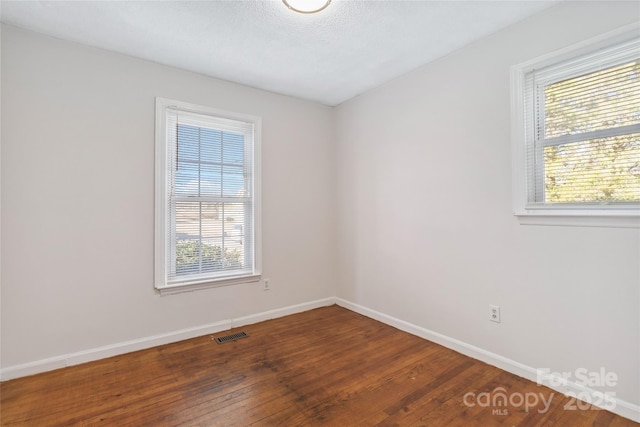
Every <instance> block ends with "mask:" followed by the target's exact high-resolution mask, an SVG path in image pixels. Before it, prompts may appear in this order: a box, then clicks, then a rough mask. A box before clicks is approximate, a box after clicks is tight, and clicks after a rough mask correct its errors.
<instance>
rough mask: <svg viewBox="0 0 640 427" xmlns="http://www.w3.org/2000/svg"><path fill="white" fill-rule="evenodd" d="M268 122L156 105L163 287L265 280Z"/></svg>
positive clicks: (159, 255)
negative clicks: (263, 144)
mask: <svg viewBox="0 0 640 427" xmlns="http://www.w3.org/2000/svg"><path fill="white" fill-rule="evenodd" d="M259 141H260V119H259V118H257V117H252V116H246V115H240V114H235V113H230V112H225V111H219V110H214V109H211V108H208V107H203V106H197V105H192V104H186V103H182V102H178V101H172V100H168V99H162V98H157V99H156V256H155V263H156V268H155V274H156V277H155V286H156V288H158V289H160V290H165V291H171V290H176V289H185V287H189V289H191V288H193V287H207V286H212V285H221V284H231V283H238V282H247V281H257V280H259V279H260V276H259V275H260V235H259V230H260V222H259V221H260V196H259V195H260V182H259V153H260V150H259V148H260V145H259Z"/></svg>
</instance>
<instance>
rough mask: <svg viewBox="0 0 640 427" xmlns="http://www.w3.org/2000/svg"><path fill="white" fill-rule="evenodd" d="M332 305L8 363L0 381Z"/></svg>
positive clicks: (277, 311)
mask: <svg viewBox="0 0 640 427" xmlns="http://www.w3.org/2000/svg"><path fill="white" fill-rule="evenodd" d="M333 304H335V298H324V299H320V300H316V301H310V302H306V303H302V304H296V305H292V306H288V307H283V308H278V309H275V310H269V311H264V312H261V313H256V314H252V315H249V316H243V317H238V318H236V319H228V320H222V321H219V322H215V323H209V324H207V325H201V326H195V327H193V328H187V329H180V330H178V331H172V332H168V333H165V334H158V335H152V336H149V337H143V338H139V339H135V340H131V341H124V342H120V343H116V344H111V345H106V346H102V347H97V348H91V349H87V350H83V351H78V352H75V353H70V354H65V355H61V356H55V357H50V358H47V359H42V360H36V361H34V362H29V363H23V364H20V365H14V366H9V367H6V368H3V369H1V370H0V380H1V381H7V380H12V379H15V378H20V377H25V376H28V375H34V374H39V373H41V372H46V371H52V370H54V369H59V368H64V367H67V366H73V365H78V364H80V363H85V362H91V361H94V360H100V359H104V358H107V357H111V356H118V355H121V354H125V353H131V352H132V351H138V350H144V349H147V348H151V347H156V346H159V345H164V344H170V343H173V342H177V341H182V340H186V339H190V338H195V337H199V336H202V335H207V334H214V333H216V332H220V331H226V330H228V329H231V328H235V327H238V326H244V325H250V324H252V323H258V322H262V321H265V320H270V319H275V318H278V317H283V316H288V315H289V314H295V313H300V312H303V311H307V310H312V309H314V308H318V307H324V306H328V305H333Z"/></svg>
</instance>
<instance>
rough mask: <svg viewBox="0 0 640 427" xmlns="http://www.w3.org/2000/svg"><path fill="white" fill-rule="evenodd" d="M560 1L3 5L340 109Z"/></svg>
mask: <svg viewBox="0 0 640 427" xmlns="http://www.w3.org/2000/svg"><path fill="white" fill-rule="evenodd" d="M553 3H554V1H518V0H514V1H507V0H502V1H469V2H467V1H390V0H388V1H374V0H368V1H352V0H333V3H332V4H331V5H330V6H329V7H328V8H327V9H325V10H324V11H323V12H321V13H319V14H314V15H302V14H297V13H294V12H292V11H290V10H288V9H287V8H286V7H285V6H284V4H283V3H282V2H281V1H280V0H257V1H256V0H253V1H251V0H236V1H233V0H229V1H126V2H125V1H87V2H81V1H38V2H36V1H6V0H3V1H2V5H1V14H2V21H3V22H6V23H8V24H11V25H15V26H19V27H23V28H27V29H31V30H34V31H38V32H41V33H45V34H49V35H51V36H54V37H58V38H62V39H66V40H71V41H75V42H79V43H83V44H87V45H91V46H96V47H100V48H104V49H108V50H112V51H116V52H121V53H125V54H128V55H132V56H136V57H140V58H144V59H148V60H151V61H155V62H159V63H162V64H167V65H172V66H175V67H179V68H183V69H187V70H191V71H196V72H199V73H202V74H206V75H209V76H213V77H217V78H221V79H225V80H229V81H234V82H237V83H241V84H245V85H248V86H253V87H257V88H261V89H266V90H269V91H273V92H278V93H282V94H286V95H292V96H297V97H300V98H305V99H309V100H313V101H317V102H321V103H323V104H327V105H337V104H340V103H341V102H343V101H346V100H348V99H350V98H352V97H354V96H356V95H358V94H360V93H363V92H365V91H367V90H368V89H371V88H373V87H375V86H378V85H380V84H382V83H384V82H386V81H389V80H391V79H393V78H395V77H397V76H400V75H402V74H404V73H406V72H408V71H410V70H412V69H414V68H417V67H418V66H420V65H422V64H425V63H427V62H429V61H432V60H434V59H436V58H438V57H441V56H443V55H446V54H447V53H449V52H451V51H453V50H455V49H457V48H460V47H462V46H464V45H465V44H468V43H469V42H471V41H473V40H475V39H478V38H480V37H483V36H485V35H488V34H490V33H493V32H495V31H497V30H499V29H500V28H503V27H505V26H507V25H510V24H513V23H515V22H517V21H519V20H522V19H523V18H525V17H527V16H529V15H531V14H534V13H536V12H538V11H540V10H542V9H544V8H546V7H548V6H550V5H551V4H553Z"/></svg>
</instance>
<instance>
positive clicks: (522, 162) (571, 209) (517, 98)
mask: <svg viewBox="0 0 640 427" xmlns="http://www.w3.org/2000/svg"><path fill="white" fill-rule="evenodd" d="M639 30H640V25H638V24H632V25H628V26H625V27H622V28H620V29H618V30H615V31H612V32H609V33H606V34H603V35H601V36H598V37H594V38H591V39H589V40H586V41H584V42H581V43H578V44H574V45H572V46H569V47H566V48H564V49H561V50H558V51H555V52H552V53H550V54H547V55H543V56H541V57H538V58H535V59H533V60H530V61H526V62H523V63H520V64H517V65H514V66H512V67H511V70H510V72H511V145H512V201H513V214H514V215H515V216H516V217H517V218H518V220H519V222H520V223H521V224H524V225H567V226H602V227H623V228H640V203H629V204H625V205H618V204H611V205H607V204H595V203H594V204H571V203H564V204H559V203H558V204H553V205H552V204H543V203H533V204H532V203H529V202H528V199H529V194H530V192H531V191H533V188H532V187H533V186H532V183H531V180H532V179H534V178H532V173H531V172H530V171H529V170H528V168H527V162H528V159H529V156H533V155H535V150H534V149H532V148H531V147H530V145H531V141H528V140H527V139H528V138H527V133H528V132H531V126H535V117H529V118H528V119H529V120H527V117H526V116H525V114H526V111H527V108H526V105H525V94H526V90H527V86H526V76H527V74H528V73H530V72H531V71H534V70H536V69H542V68H545V67H549V66H554V65H558V64H561V63H563V62H567V61H572V60H577V61H579V62H580V63H582V64H580V63H578V64H577V65H576V64H575V63H574V64H573V66H571V65H570V66H569V67H567V70H566V71H565V72H564V73H563V74H561V75H562V76H563V78H570V77H569V76H570V75H571V73H572V72H575V71H576V70H581V71H583V72H584V70H586V69H588V68H594V67H595V66H596V65H597V63H596V62H595V61H597V60H598V56H599V55H600V52H601V51H602V50H603V49H610V48H615V47H616V46H619V45H622V44H624V43H628V42H632V41H636V42H639V41H640V37H639V34H638V32H639ZM587 72H589V71H587ZM561 73H562V71H561ZM527 126H529V128H527ZM601 133H603V134H604V133H606V132H601ZM561 138H563V137H561ZM567 139H569V138H567ZM533 175H534V174H533ZM539 184H540V183H538V185H539Z"/></svg>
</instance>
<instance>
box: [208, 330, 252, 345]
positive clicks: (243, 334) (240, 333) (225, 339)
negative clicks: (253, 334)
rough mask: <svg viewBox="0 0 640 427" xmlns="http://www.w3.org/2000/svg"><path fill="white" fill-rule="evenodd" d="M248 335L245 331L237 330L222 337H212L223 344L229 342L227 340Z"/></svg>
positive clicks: (234, 339)
mask: <svg viewBox="0 0 640 427" xmlns="http://www.w3.org/2000/svg"><path fill="white" fill-rule="evenodd" d="M248 336H249V334H248V333H246V332H237V333H235V334H231V335H225V336H223V337H217V338H214V340H215V342H217V343H218V344H224V343H226V342H229V341H238V340H239V339H242V338H247V337H248Z"/></svg>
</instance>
